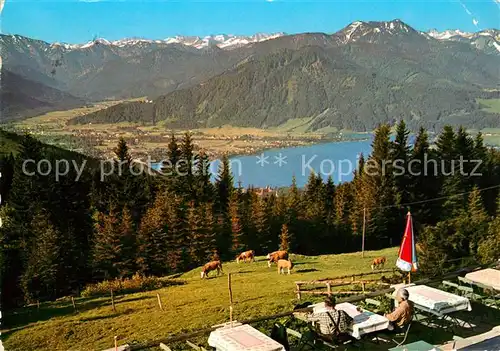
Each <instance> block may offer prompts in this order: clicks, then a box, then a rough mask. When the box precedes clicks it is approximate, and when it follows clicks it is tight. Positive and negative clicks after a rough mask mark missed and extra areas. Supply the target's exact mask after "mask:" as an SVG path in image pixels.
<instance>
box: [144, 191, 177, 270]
mask: <svg viewBox="0 0 500 351" xmlns="http://www.w3.org/2000/svg"><path fill="white" fill-rule="evenodd" d="M169 199H170V194H169V193H166V192H159V193H158V194H157V196H156V200H155V202H154V204H153V205H152V207H150V208H149V209H148V210H147V211H146V214H145V215H144V217H143V218H142V221H141V225H140V228H139V231H138V235H137V255H136V264H137V267H138V269H139V271H140V272H141V273H143V274H146V275H156V276H159V275H164V274H166V273H167V272H168V266H167V264H168V260H167V254H168V250H169V249H170V248H169V247H168V238H167V218H166V216H167V204H168V201H169Z"/></svg>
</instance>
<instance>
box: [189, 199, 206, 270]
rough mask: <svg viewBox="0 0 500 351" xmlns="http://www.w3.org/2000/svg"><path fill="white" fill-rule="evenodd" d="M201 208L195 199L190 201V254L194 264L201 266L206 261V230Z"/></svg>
mask: <svg viewBox="0 0 500 351" xmlns="http://www.w3.org/2000/svg"><path fill="white" fill-rule="evenodd" d="M201 215H202V214H201V213H200V208H199V207H196V206H195V202H194V201H190V202H189V206H188V213H187V226H188V230H189V249H190V252H189V255H190V258H191V262H192V263H193V266H199V265H200V264H201V263H203V262H204V261H205V258H206V251H205V250H206V247H205V240H206V239H207V238H206V232H205V228H204V227H203V223H202V217H201Z"/></svg>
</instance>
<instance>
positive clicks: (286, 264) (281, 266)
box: [278, 260, 293, 274]
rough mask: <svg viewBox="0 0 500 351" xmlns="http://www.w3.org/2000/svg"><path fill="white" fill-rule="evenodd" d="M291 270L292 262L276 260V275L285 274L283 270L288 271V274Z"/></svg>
mask: <svg viewBox="0 0 500 351" xmlns="http://www.w3.org/2000/svg"><path fill="white" fill-rule="evenodd" d="M292 268H293V262H292V261H290V260H278V274H285V272H284V269H288V274H290V270H291V269H292Z"/></svg>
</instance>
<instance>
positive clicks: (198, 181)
mask: <svg viewBox="0 0 500 351" xmlns="http://www.w3.org/2000/svg"><path fill="white" fill-rule="evenodd" d="M195 166H196V171H195V175H194V178H195V179H194V182H195V192H196V196H195V200H196V201H198V202H201V203H204V202H208V201H213V197H214V194H215V190H214V186H213V184H212V182H211V181H210V175H211V174H210V160H209V158H208V155H207V154H206V152H204V151H201V152H200V153H199V154H198V157H197V159H196V165H195Z"/></svg>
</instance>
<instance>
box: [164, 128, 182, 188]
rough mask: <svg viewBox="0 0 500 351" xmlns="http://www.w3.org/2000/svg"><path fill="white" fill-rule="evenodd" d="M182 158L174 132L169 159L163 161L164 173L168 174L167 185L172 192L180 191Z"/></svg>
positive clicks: (171, 138)
mask: <svg viewBox="0 0 500 351" xmlns="http://www.w3.org/2000/svg"><path fill="white" fill-rule="evenodd" d="M181 158H182V154H181V150H180V148H179V145H178V144H177V139H176V138H175V134H174V133H172V135H171V137H170V142H169V144H168V152H167V160H165V162H164V163H163V166H162V173H163V174H164V175H167V178H166V179H167V186H168V189H169V191H170V192H178V190H179V188H178V185H179V184H178V182H179V171H178V170H179V166H180V160H181Z"/></svg>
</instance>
